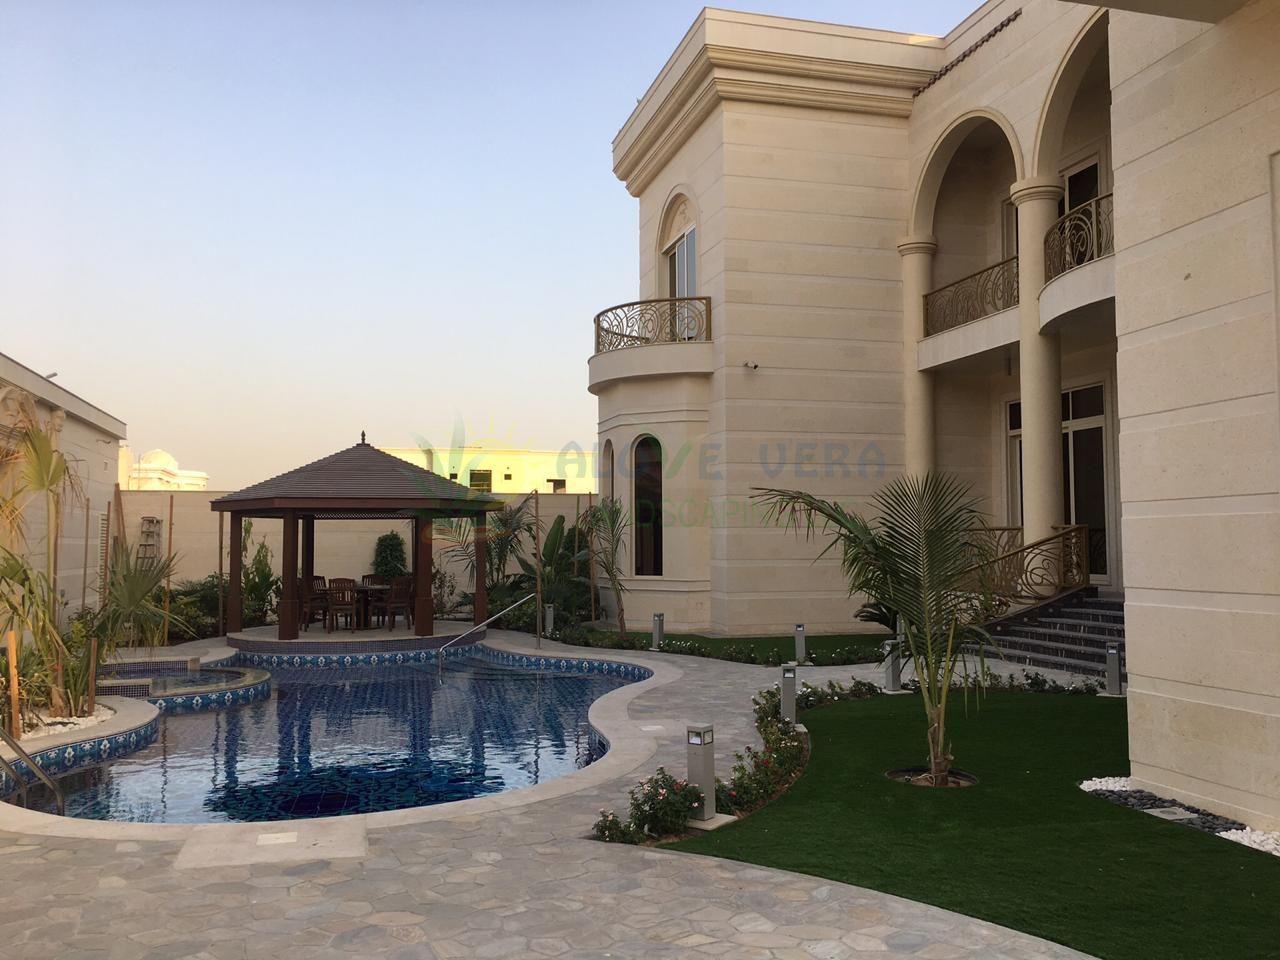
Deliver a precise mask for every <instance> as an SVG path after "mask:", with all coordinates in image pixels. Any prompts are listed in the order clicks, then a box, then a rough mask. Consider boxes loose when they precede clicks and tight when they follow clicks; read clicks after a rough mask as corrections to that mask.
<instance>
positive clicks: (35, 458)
mask: <svg viewBox="0 0 1280 960" xmlns="http://www.w3.org/2000/svg"><path fill="white" fill-rule="evenodd" d="M4 400H11V401H12V403H13V408H14V410H15V418H14V424H13V433H12V434H11V436H13V440H11V441H9V442H7V443H6V444H5V445H4V447H3V448H0V519H2V521H3V522H2V523H0V608H3V610H4V613H5V615H6V616H5V619H6V620H7V621H8V623H7V627H6V629H14V628H15V627H17V626H21V627H23V628H25V629H26V630H27V631H29V632H30V633H31V636H32V639H33V640H34V641H35V644H36V646H37V647H38V648H39V650H40V651H41V654H42V656H43V657H44V658H45V660H46V662H47V663H48V664H49V665H50V666H51V667H52V674H53V680H52V683H51V685H50V695H49V696H50V703H49V707H50V712H51V713H52V714H53V715H54V716H64V715H65V714H66V711H67V705H68V704H67V695H66V686H65V676H64V670H65V665H66V662H67V657H68V651H67V646H66V643H65V641H64V639H63V636H62V634H61V631H60V628H59V624H58V619H59V613H60V612H61V601H60V599H59V597H58V591H57V568H56V566H55V563H56V557H57V543H58V536H59V533H60V525H61V520H62V506H63V503H64V501H65V500H66V499H71V500H72V501H75V500H78V499H79V497H80V492H81V488H80V480H79V478H78V477H77V476H76V474H75V472H74V471H73V470H71V468H70V467H69V466H68V464H67V458H66V457H65V456H64V455H63V453H62V451H60V450H59V449H58V446H57V440H56V437H55V431H54V429H53V428H52V427H50V426H49V425H46V424H43V423H41V422H40V418H39V415H38V414H37V411H36V405H35V400H34V399H33V398H32V396H31V395H30V394H29V393H26V392H23V391H17V390H15V389H14V388H9V389H7V390H5V391H3V392H2V393H0V402H2V401H4ZM37 501H43V503H44V512H45V534H46V536H45V568H44V570H37V569H35V567H34V566H33V565H32V564H31V563H30V562H29V561H28V560H27V558H26V556H25V551H24V546H25V543H26V525H25V514H26V510H27V507H28V505H29V504H32V503H35V502H37Z"/></svg>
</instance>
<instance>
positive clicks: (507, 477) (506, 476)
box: [502, 473, 511, 480]
mask: <svg viewBox="0 0 1280 960" xmlns="http://www.w3.org/2000/svg"><path fill="white" fill-rule="evenodd" d="M502 479H503V480H510V479H511V474H509V473H504V474H503V475H502Z"/></svg>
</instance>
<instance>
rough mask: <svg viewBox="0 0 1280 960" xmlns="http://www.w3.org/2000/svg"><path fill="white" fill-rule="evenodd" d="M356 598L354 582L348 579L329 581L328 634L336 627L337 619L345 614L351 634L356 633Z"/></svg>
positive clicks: (357, 617)
mask: <svg viewBox="0 0 1280 960" xmlns="http://www.w3.org/2000/svg"><path fill="white" fill-rule="evenodd" d="M357 604H358V600H357V598H356V582H355V581H354V580H352V579H350V578H349V577H334V578H333V579H332V580H330V581H329V614H328V618H327V623H328V625H329V632H330V633H332V632H333V631H334V630H336V629H337V627H338V617H339V616H341V615H343V614H346V617H347V624H348V625H349V626H350V627H351V632H352V633H355V632H356V620H358V619H359V613H358V609H357Z"/></svg>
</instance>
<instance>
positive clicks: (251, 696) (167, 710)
mask: <svg viewBox="0 0 1280 960" xmlns="http://www.w3.org/2000/svg"><path fill="white" fill-rule="evenodd" d="M270 696H271V678H270V677H266V678H265V679H262V680H259V681H258V682H257V683H250V684H246V685H245V686H242V687H232V688H231V689H230V690H206V691H204V692H203V693H180V694H170V695H169V696H167V697H148V698H147V701H148V702H149V703H154V704H155V705H156V708H157V709H158V710H159V711H160V712H161V713H162V714H178V713H203V712H204V711H205V710H222V709H225V708H226V707H238V706H240V705H242V704H246V703H257V702H258V701H259V700H266V699H269V698H270Z"/></svg>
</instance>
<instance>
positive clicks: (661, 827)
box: [591, 767, 702, 843]
mask: <svg viewBox="0 0 1280 960" xmlns="http://www.w3.org/2000/svg"><path fill="white" fill-rule="evenodd" d="M629 796H630V798H631V816H630V819H628V820H627V821H625V822H624V821H622V820H619V819H618V815H617V814H616V813H614V812H613V811H612V810H601V811H600V819H599V820H597V821H596V822H595V826H594V827H592V831H591V832H592V835H593V836H594V837H595V838H596V839H597V840H604V841H606V842H609V843H639V842H640V841H642V840H644V839H645V837H669V836H671V835H673V834H678V833H683V832H684V825H685V821H687V820H688V819H689V817H690V816H692V814H693V811H694V810H696V809H697V808H698V806H699V805H700V804H701V803H702V791H701V790H699V789H698V788H697V787H695V786H694V785H693V784H691V783H689V782H687V781H685V780H677V779H676V778H675V777H673V776H672V775H671V774H669V773H667V771H666V769H665V768H664V767H659V768H658V769H657V772H656V773H654V775H653V776H651V777H649V778H648V779H646V780H641V781H640V782H639V783H637V784H636V785H635V786H634V787H633V788H632V789H631V791H630V794H629Z"/></svg>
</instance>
